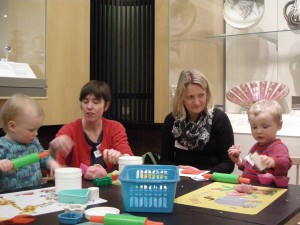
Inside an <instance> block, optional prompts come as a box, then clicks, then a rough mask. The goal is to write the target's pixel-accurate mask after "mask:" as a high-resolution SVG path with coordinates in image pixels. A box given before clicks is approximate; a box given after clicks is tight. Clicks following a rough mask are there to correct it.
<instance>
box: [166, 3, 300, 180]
mask: <svg viewBox="0 0 300 225" xmlns="http://www.w3.org/2000/svg"><path fill="white" fill-rule="evenodd" d="M252 4H253V5H252ZM169 7H170V31H169V32H170V35H169V48H170V49H169V59H170V64H169V90H170V101H169V102H170V106H171V104H172V95H173V94H174V91H175V89H176V83H177V79H178V76H179V74H180V71H181V70H182V69H187V68H196V69H198V70H200V71H201V72H203V73H204V74H205V75H206V76H207V77H208V79H209V80H210V82H211V84H212V88H213V94H214V100H215V104H218V105H223V106H224V110H225V111H226V113H227V115H228V116H229V118H230V121H231V123H232V126H233V130H234V137H235V142H236V144H239V145H240V146H241V149H242V152H243V155H242V156H243V157H244V156H245V155H246V154H247V152H248V151H249V150H250V148H251V146H252V145H253V144H254V142H255V140H254V139H253V137H252V135H251V130H250V126H249V123H248V120H247V115H246V112H247V110H248V109H249V105H248V106H243V105H239V104H235V103H233V102H231V101H229V100H228V99H227V98H226V94H227V93H228V92H229V91H230V90H231V89H232V88H234V87H237V86H238V85H240V84H245V83H247V82H256V81H268V82H274V83H275V82H276V83H280V84H283V85H285V86H286V87H287V88H288V93H285V94H286V95H285V96H284V97H283V98H282V99H281V100H280V101H279V102H280V104H281V105H282V108H283V112H284V116H283V128H282V130H281V131H280V132H278V137H279V138H281V139H282V140H283V142H284V143H285V144H286V145H287V146H288V148H289V151H290V155H292V156H300V152H299V148H300V144H299V143H300V142H299V140H300V133H299V129H298V127H300V117H299V115H300V114H299V113H291V112H292V111H295V110H292V105H299V102H298V103H297V104H293V103H292V99H298V100H299V97H297V96H299V95H300V13H299V12H300V1H299V0H247V1H246V0H226V1H223V0H170V1H169ZM241 17H242V19H241ZM256 91H257V93H259V90H256ZM234 173H240V171H238V169H237V168H236V169H235V171H234ZM289 175H290V176H291V183H294V182H295V168H292V169H291V170H290V172H289Z"/></svg>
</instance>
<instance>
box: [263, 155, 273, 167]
mask: <svg viewBox="0 0 300 225" xmlns="http://www.w3.org/2000/svg"><path fill="white" fill-rule="evenodd" d="M259 157H260V161H261V163H262V164H263V165H265V166H266V167H267V168H274V167H275V161H274V159H273V158H271V157H269V156H266V155H260V156H259Z"/></svg>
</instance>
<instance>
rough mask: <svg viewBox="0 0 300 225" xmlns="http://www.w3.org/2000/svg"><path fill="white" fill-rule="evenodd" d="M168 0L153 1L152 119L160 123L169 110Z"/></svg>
mask: <svg viewBox="0 0 300 225" xmlns="http://www.w3.org/2000/svg"><path fill="white" fill-rule="evenodd" d="M168 2H169V1H166V0H156V1H155V22H156V23H155V50H154V52H155V68H154V71H155V90H154V94H155V96H154V97H155V99H154V121H155V122H156V123H162V122H163V121H164V118H165V116H166V115H167V113H168V111H169V89H168V86H169V3H168Z"/></svg>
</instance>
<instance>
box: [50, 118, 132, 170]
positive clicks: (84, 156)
mask: <svg viewBox="0 0 300 225" xmlns="http://www.w3.org/2000/svg"><path fill="white" fill-rule="evenodd" d="M102 132H103V138H102V143H101V145H100V148H99V150H100V151H101V153H103V150H104V149H115V150H118V151H120V152H121V153H122V154H125V153H127V154H129V155H133V153H132V151H131V148H130V147H129V144H128V138H127V134H126V131H125V128H124V126H123V125H122V124H121V123H119V122H117V121H114V120H108V119H105V118H102ZM60 135H68V136H69V137H71V138H72V140H73V142H74V146H73V148H72V151H71V153H70V154H69V155H68V156H65V155H63V154H62V153H60V152H59V151H58V154H57V160H58V162H59V163H61V164H62V165H66V166H69V167H80V163H84V164H86V165H90V160H91V149H92V147H91V146H89V145H88V143H87V142H86V140H85V137H84V133H83V127H82V119H78V120H75V121H74V122H72V123H69V124H66V125H64V126H63V127H62V128H61V129H60V130H59V131H58V133H57V134H56V137H58V136H60ZM105 163H106V165H107V171H108V172H111V171H113V170H116V169H118V168H117V165H112V164H110V163H109V162H106V161H105Z"/></svg>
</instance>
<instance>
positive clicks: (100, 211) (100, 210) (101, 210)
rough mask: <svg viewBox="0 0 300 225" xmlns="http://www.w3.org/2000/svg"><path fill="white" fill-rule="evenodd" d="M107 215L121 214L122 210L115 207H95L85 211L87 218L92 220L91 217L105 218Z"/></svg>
mask: <svg viewBox="0 0 300 225" xmlns="http://www.w3.org/2000/svg"><path fill="white" fill-rule="evenodd" d="M106 213H111V214H120V210H119V209H117V208H114V207H95V208H90V209H87V210H85V213H84V214H85V218H86V219H87V220H90V216H104V215H105V214H106Z"/></svg>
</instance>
